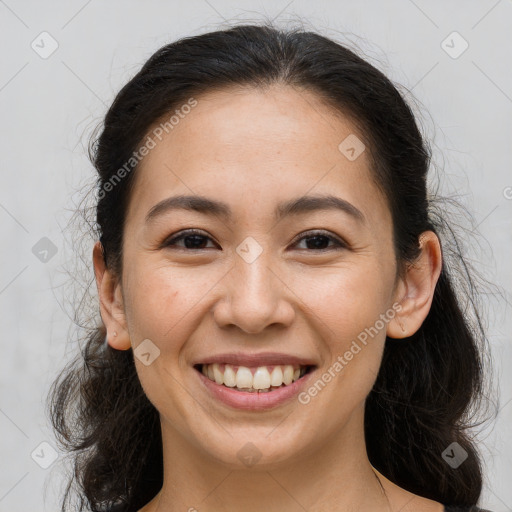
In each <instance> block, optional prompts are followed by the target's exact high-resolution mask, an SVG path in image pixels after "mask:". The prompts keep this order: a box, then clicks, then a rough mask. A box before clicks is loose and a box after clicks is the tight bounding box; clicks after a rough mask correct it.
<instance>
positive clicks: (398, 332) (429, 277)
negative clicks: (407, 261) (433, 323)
mask: <svg viewBox="0 0 512 512" xmlns="http://www.w3.org/2000/svg"><path fill="white" fill-rule="evenodd" d="M419 245H420V250H421V252H420V255H419V256H418V258H417V259H416V261H415V262H414V263H412V264H411V265H409V267H408V268H407V271H406V275H405V276H404V278H403V280H402V282H401V284H400V286H399V287H398V289H397V293H398V294H399V295H398V302H399V303H400V306H401V309H400V311H399V312H398V313H397V314H396V315H395V317H394V318H393V320H392V321H391V322H390V323H389V324H388V327H387V332H386V334H387V336H388V337H390V338H397V339H400V338H407V337H409V336H411V335H412V334H414V333H415V332H416V331H418V329H419V328H420V327H421V324H422V323H423V321H424V320H425V318H426V317H427V315H428V312H429V311H430V306H431V305H432V300H433V297H434V291H435V287H436V284H437V280H438V279H439V275H440V274H441V268H442V254H441V244H440V243H439V239H438V237H437V235H436V234H435V233H434V232H433V231H425V232H423V233H422V234H421V236H420V238H419Z"/></svg>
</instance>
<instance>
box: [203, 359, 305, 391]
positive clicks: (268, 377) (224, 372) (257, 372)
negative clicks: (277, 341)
mask: <svg viewBox="0 0 512 512" xmlns="http://www.w3.org/2000/svg"><path fill="white" fill-rule="evenodd" d="M194 368H195V369H196V370H197V371H198V372H200V373H202V374H203V375H204V376H205V377H206V378H207V379H209V380H211V381H213V382H215V383H216V384H218V385H219V386H224V387H227V388H231V389H234V390H236V391H241V392H246V393H269V392H272V391H274V390H276V389H280V388H283V387H286V386H289V385H290V384H292V383H294V382H296V381H298V380H299V379H301V378H302V377H304V375H306V374H307V373H310V372H311V371H312V370H313V369H314V368H315V367H314V366H310V365H308V366H303V365H291V364H287V365H267V366H258V367H248V366H235V365H231V364H227V363H226V364H225V363H213V364H196V365H195V366H194Z"/></svg>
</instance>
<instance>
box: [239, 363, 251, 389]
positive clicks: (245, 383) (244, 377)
mask: <svg viewBox="0 0 512 512" xmlns="http://www.w3.org/2000/svg"><path fill="white" fill-rule="evenodd" d="M236 387H237V388H252V373H251V370H249V368H247V367H245V366H239V367H238V371H237V372H236Z"/></svg>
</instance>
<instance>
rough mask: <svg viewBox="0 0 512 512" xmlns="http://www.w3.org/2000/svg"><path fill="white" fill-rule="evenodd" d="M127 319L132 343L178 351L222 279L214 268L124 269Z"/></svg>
mask: <svg viewBox="0 0 512 512" xmlns="http://www.w3.org/2000/svg"><path fill="white" fill-rule="evenodd" d="M127 276H129V277H128V278H127V279H126V290H127V293H126V307H125V311H126V315H127V324H128V330H129V333H130V337H131V339H132V342H134V344H135V345H136V344H137V343H139V342H140V341H142V340H143V339H146V338H149V339H151V340H154V341H155V342H156V343H157V344H158V346H159V348H160V349H161V350H162V351H172V350H176V349H179V345H180V344H183V343H184V342H185V341H186V339H187V337H188V336H189V335H190V334H191V333H192V332H193V330H194V328H195V327H197V322H195V321H194V318H195V317H196V316H197V314H198V313H199V312H200V311H202V309H203V307H202V305H203V304H206V302H207V299H208V293H209V291H210V292H211V290H212V289H214V287H215V283H216V282H218V281H219V279H220V278H221V277H222V272H220V273H219V272H218V269H213V268H206V267H205V268H200V267H188V268H185V267H181V268H180V267H171V266H168V265H162V264H159V265H152V264H148V263H147V262H146V263H145V264H144V265H142V264H141V265H138V266H135V265H132V266H131V268H130V269H129V271H128V269H127Z"/></svg>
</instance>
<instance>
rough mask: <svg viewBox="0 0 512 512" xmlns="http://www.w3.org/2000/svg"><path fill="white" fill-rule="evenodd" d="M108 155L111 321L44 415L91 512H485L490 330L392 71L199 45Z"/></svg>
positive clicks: (263, 47) (353, 60) (279, 50)
mask: <svg viewBox="0 0 512 512" xmlns="http://www.w3.org/2000/svg"><path fill="white" fill-rule="evenodd" d="M92 150H93V151H92V158H93V161H94V165H95V167H96V169H97V171H98V196H97V197H98V201H97V209H96V221H97V228H98V232H97V234H98V239H99V240H98V242H97V243H96V244H95V246H94V250H93V264H94V271H95V277H96V284H97V288H98V294H99V299H100V313H101V319H102V322H101V325H100V326H99V327H98V328H97V329H95V330H94V331H93V332H91V334H90V336H89V339H88V342H87V346H86V347H85V350H84V351H83V354H81V356H80V357H79V358H77V360H76V361H74V362H73V363H72V364H71V365H70V367H69V368H68V369H67V370H66V371H65V372H64V373H63V374H62V377H61V378H60V379H58V380H57V381H56V382H55V383H54V388H53V390H52V405H51V412H52V417H53V422H54V426H55V429H56V431H57V433H58V435H59V437H60V440H61V442H62V443H63V445H64V447H65V449H67V450H70V451H71V450H75V451H76V452H77V455H76V459H75V478H76V483H77V484H78V495H79V503H78V508H79V509H80V510H83V509H84V507H86V506H87V507H89V508H90V509H91V510H95V511H99V510H110V511H113V510H119V511H121V510H122V511H140V512H156V511H159V512H160V511H166V512H167V511H175V510H189V511H194V510H198V511H201V512H203V511H221V510H244V511H260V510H265V511H280V512H283V511H284V512H287V511H292V510H293V511H295V510H307V511H311V512H313V511H325V510H329V511H333V510H371V511H390V510H393V511H398V510H400V511H402V512H406V511H415V512H418V511H424V512H430V511H432V512H434V511H435V512H440V511H442V510H452V511H454V510H466V511H469V510H480V509H478V508H476V504H477V502H478V500H479V497H480V494H481V488H482V473H481V468H480V460H479V456H478V452H477V449H476V447H475V446H474V444H473V443H472V441H471V440H470V438H469V436H468V435H467V434H466V433H465V429H466V428H467V427H468V424H467V416H466V413H467V412H468V410H469V409H470V407H472V406H474V405H475V403H476V402H477V401H478V398H479V396H480V394H481V390H482V384H483V377H482V347H483V343H484V341H485V338H484V333H483V331H482V328H481V326H480V323H479V316H478V311H474V318H473V320H475V321H472V320H471V318H470V317H469V316H468V309H467V308H466V309H465V310H464V311H463V306H462V304H461V303H460V301H459V299H458V298H457V296H456V294H455V291H454V290H455V285H458V286H464V285H465V286H467V287H469V289H471V288H472V281H471V276H469V275H466V276H465V278H466V281H465V282H463V281H459V282H457V283H455V282H454V281H453V270H454V269H453V268H452V267H451V266H450V265H449V264H448V262H447V260H446V259H444V258H443V251H442V248H441V242H440V238H439V236H440V233H441V231H442V227H443V222H444V219H443V218H442V216H436V215H435V213H434V211H433V208H432V203H431V201H430V200H429V199H430V196H429V194H428V192H427V187H426V176H427V171H428V168H429V159H430V153H429V149H428V146H427V144H426V143H425V141H424V140H423V138H422V136H421V134H420V132H419V130H418V127H417V125H416V122H415V119H414V116H413V114H412V113H411V110H410V109H409V107H408V106H407V104H406V103H405V101H404V100H403V99H402V97H401V96H400V94H399V93H398V92H397V90H396V88H395V87H394V86H393V85H392V83H391V82H390V81H389V80H388V79H387V78H386V77H385V76H384V75H383V74H382V73H381V72H379V71H378V70H377V69H375V68H374V67H373V66H371V65H370V64H369V63H367V62H366V61H364V60H363V59H361V58H360V57H358V56H356V55H355V54H354V53H353V52H351V51H350V50H348V49H347V48H345V47H343V46H341V45H340V44H337V43H335V42H334V41H331V40H329V39H327V38H325V37H322V36H320V35H318V34H315V33H311V32H303V31H293V30H290V31H281V30H278V29H275V28H274V27H272V26H270V25H265V26H247V25H245V26H244V25H242V26H237V27H234V28H232V29H230V30H226V31H218V32H213V33H209V34H204V35H201V36H197V37H191V38H187V39H182V40H179V41H177V42H175V43H173V44H170V45H167V46H164V47H163V48H161V49H160V50H159V51H158V52H156V53H155V54H154V55H153V56H152V57H151V58H150V59H149V60H148V62H147V63H146V64H145V65H144V66H143V68H142V69H141V71H140V72H139V73H138V74H137V75H136V76H135V77H134V78H133V79H132V80H130V82H129V83H128V84H127V85H125V86H124V87H123V89H122V90H121V91H120V93H119V94H118V95H117V97H116V99H115V101H114V102H113V104H112V106H111V108H110V109H109V111H108V113H107V115H106V118H105V122H104V126H103V131H102V133H101V134H100V136H99V138H98V139H97V140H96V141H95V143H94V145H93V148H92ZM72 483H73V480H71V481H70V484H69V486H68V489H67V492H66V497H65V499H64V502H63V509H62V510H66V508H65V506H66V502H67V501H69V498H70V490H71V485H72ZM445 507H446V508H445ZM456 507H460V508H456ZM473 507H474V508H473ZM73 510H75V509H73Z"/></svg>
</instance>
